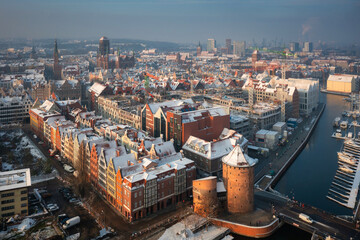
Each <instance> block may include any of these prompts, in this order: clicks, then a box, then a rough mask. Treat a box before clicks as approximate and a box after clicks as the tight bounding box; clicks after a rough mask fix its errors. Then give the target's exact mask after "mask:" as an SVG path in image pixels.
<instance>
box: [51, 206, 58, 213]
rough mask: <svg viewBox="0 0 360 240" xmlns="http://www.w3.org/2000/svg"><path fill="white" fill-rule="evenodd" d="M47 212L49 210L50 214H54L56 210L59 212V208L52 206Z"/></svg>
mask: <svg viewBox="0 0 360 240" xmlns="http://www.w3.org/2000/svg"><path fill="white" fill-rule="evenodd" d="M48 210H49V211H50V212H54V211H56V210H59V206H58V205H54V206H52V207H50V208H48Z"/></svg>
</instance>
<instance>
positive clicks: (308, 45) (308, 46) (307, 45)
mask: <svg viewBox="0 0 360 240" xmlns="http://www.w3.org/2000/svg"><path fill="white" fill-rule="evenodd" d="M303 51H304V52H312V51H313V43H312V42H304V48H303Z"/></svg>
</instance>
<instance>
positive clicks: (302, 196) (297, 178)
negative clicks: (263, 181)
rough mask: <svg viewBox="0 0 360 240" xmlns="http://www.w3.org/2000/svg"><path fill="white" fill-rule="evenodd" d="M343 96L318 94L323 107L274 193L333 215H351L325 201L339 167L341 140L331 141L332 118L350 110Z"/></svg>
mask: <svg viewBox="0 0 360 240" xmlns="http://www.w3.org/2000/svg"><path fill="white" fill-rule="evenodd" d="M343 98H344V97H343V96H337V95H331V94H323V93H322V94H320V101H321V102H324V103H326V108H325V110H324V113H323V115H322V116H321V118H320V120H319V122H318V125H317V126H316V128H315V130H314V132H313V134H312V136H311V137H310V139H309V142H308V143H307V145H306V147H305V148H304V149H303V151H302V152H301V153H300V154H299V156H298V157H297V158H296V160H295V161H294V163H293V164H292V165H291V166H290V167H289V169H288V170H287V171H286V173H285V174H284V175H283V177H282V178H281V179H280V181H279V182H278V184H277V185H276V187H275V190H277V191H279V192H280V193H283V194H285V195H287V196H289V197H291V198H292V197H294V198H295V199H296V200H297V201H300V202H302V203H305V204H309V205H312V206H314V207H317V208H319V209H322V210H325V211H327V212H330V213H333V214H336V215H352V210H351V209H348V208H345V207H343V206H341V205H340V204H338V203H335V202H333V201H331V200H329V199H328V198H326V195H327V193H328V190H329V187H330V185H331V182H332V180H333V178H334V176H335V172H336V170H337V167H338V163H337V162H338V159H337V152H338V151H340V149H341V147H342V143H343V140H336V139H334V138H331V134H332V133H333V131H334V129H333V127H332V125H333V121H334V119H335V117H338V116H341V113H342V112H343V111H344V110H349V104H348V103H346V102H345V101H344V100H343Z"/></svg>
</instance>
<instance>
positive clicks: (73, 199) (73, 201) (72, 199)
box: [69, 198, 80, 203]
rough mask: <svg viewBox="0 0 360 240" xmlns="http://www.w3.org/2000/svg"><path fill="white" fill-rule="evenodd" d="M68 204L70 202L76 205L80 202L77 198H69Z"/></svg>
mask: <svg viewBox="0 0 360 240" xmlns="http://www.w3.org/2000/svg"><path fill="white" fill-rule="evenodd" d="M69 202H70V203H78V202H80V200H79V199H77V198H71V199H70V200H69Z"/></svg>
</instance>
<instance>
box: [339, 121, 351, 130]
mask: <svg viewBox="0 0 360 240" xmlns="http://www.w3.org/2000/svg"><path fill="white" fill-rule="evenodd" d="M348 123H349V122H348V121H341V123H340V127H341V128H343V129H347V127H348Z"/></svg>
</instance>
